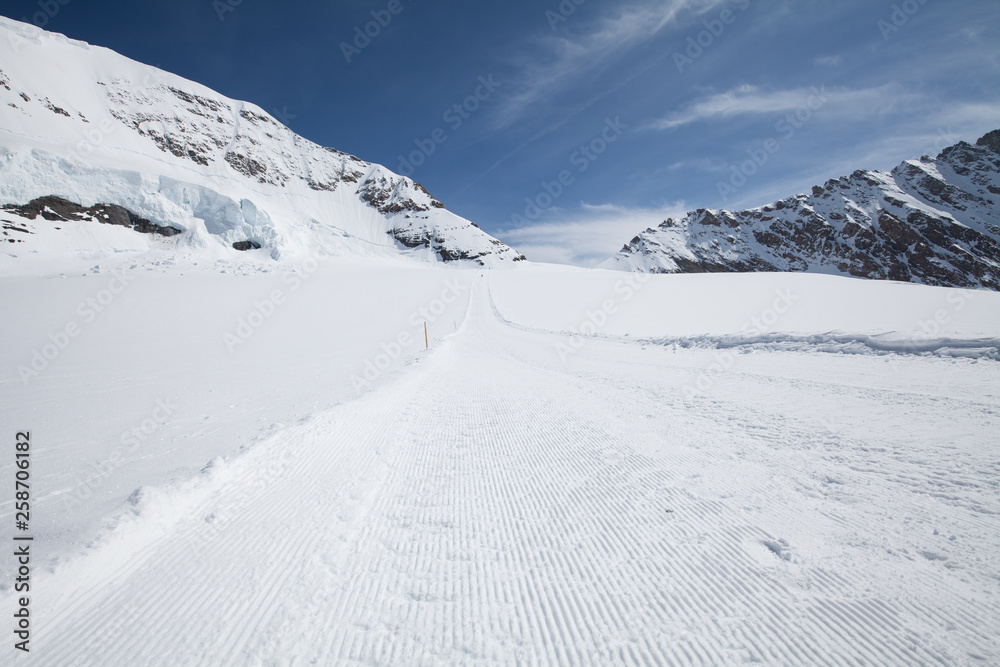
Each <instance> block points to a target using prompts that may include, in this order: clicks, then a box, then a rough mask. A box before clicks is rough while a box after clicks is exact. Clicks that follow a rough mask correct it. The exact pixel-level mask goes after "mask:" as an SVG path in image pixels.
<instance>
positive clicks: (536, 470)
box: [32, 279, 1000, 667]
mask: <svg viewBox="0 0 1000 667" xmlns="http://www.w3.org/2000/svg"><path fill="white" fill-rule="evenodd" d="M557 339H558V336H556V335H555V334H545V333H543V332H536V331H525V330H523V329H519V328H516V327H512V326H510V325H508V324H506V323H504V322H502V321H501V320H500V319H498V317H497V315H496V313H495V310H494V306H493V305H492V304H491V301H490V296H489V288H488V285H487V281H486V280H485V279H479V280H477V281H476V283H475V285H474V287H473V291H472V296H471V300H470V305H469V311H468V314H467V317H466V320H465V322H464V323H463V324H462V325H461V326H460V327H459V330H458V331H457V332H456V333H455V334H454V335H453V336H450V337H449V338H448V339H447V340H445V341H444V342H443V343H442V344H441V345H440V346H439V347H438V348H437V349H435V350H433V351H432V352H431V353H429V354H428V355H426V357H425V358H424V359H423V360H422V361H421V362H420V364H418V365H417V366H416V367H414V368H413V369H411V372H406V373H403V374H400V376H399V377H398V378H396V379H394V380H393V381H391V382H389V383H386V384H384V385H382V386H381V387H378V388H377V389H375V390H373V391H372V392H371V393H368V394H366V395H365V396H363V397H361V398H360V399H358V400H356V401H353V402H350V403H346V404H344V405H342V406H340V407H338V408H335V409H334V410H332V411H329V412H325V413H322V414H319V415H316V416H314V417H312V418H310V419H309V420H307V421H305V422H303V423H300V424H297V425H295V426H291V427H289V428H286V429H284V430H283V431H281V432H279V433H277V434H276V435H274V436H273V437H271V438H270V439H269V440H267V441H264V442H262V443H260V444H258V445H256V446H254V447H253V448H251V449H249V450H248V451H247V452H246V453H244V454H242V455H240V456H237V457H234V458H232V459H230V460H227V461H224V462H223V461H217V462H215V463H213V464H212V465H211V466H210V467H209V468H207V469H206V470H205V472H204V473H203V474H202V475H200V476H199V477H198V478H197V479H194V480H191V481H190V482H188V483H185V484H183V485H179V486H177V487H172V488H168V489H143V490H142V492H140V493H137V494H136V495H135V497H134V501H135V512H134V515H133V514H127V515H126V516H125V517H123V518H122V519H121V521H120V523H119V525H118V526H117V528H116V529H115V530H114V531H113V532H111V533H110V534H108V535H106V536H105V537H104V538H102V540H101V542H100V543H99V544H98V545H96V546H94V547H93V549H92V551H91V552H90V553H89V554H87V555H86V556H84V557H82V558H80V559H78V560H76V561H72V562H69V563H67V564H65V565H63V566H61V567H60V568H59V569H58V570H57V571H56V572H55V573H54V574H49V575H46V576H45V577H43V579H42V580H40V581H39V584H38V585H39V586H40V588H41V590H42V591H43V592H41V593H39V595H40V596H44V601H43V602H41V603H40V607H39V608H40V609H44V610H45V612H44V613H39V614H38V617H37V620H36V623H37V626H36V627H37V631H36V634H35V636H34V645H33V647H32V649H33V652H32V657H33V658H36V659H37V660H38V661H39V662H38V663H37V664H46V665H77V666H80V665H101V666H102V667H109V666H114V665H230V664H231V665H244V664H245V665H284V664H294V665H309V664H316V665H376V664H377V665H437V664H526V665H532V664H594V665H609V664H630V665H631V664H636V665H638V664H685V665H686V664H702V665H721V664H739V663H744V662H763V663H765V664H782V665H805V664H830V665H856V664H938V663H950V664H966V663H970V662H976V661H977V659H978V660H981V661H983V662H982V664H986V663H989V662H994V661H997V660H1000V650H998V645H997V636H998V633H997V628H998V614H997V606H996V604H995V592H996V585H995V580H994V581H993V583H992V586H993V588H992V591H989V592H988V593H989V597H988V598H987V599H986V601H983V599H982V598H977V597H976V596H970V595H968V594H967V591H966V590H965V589H963V588H962V587H961V586H960V585H952V584H950V583H949V581H951V580H948V579H942V578H941V575H940V574H939V572H944V573H949V572H951V571H950V570H944V569H941V570H938V569H935V568H937V567H938V566H940V565H941V564H942V563H944V564H946V565H949V566H952V567H958V568H959V569H962V568H965V569H966V570H970V568H973V562H974V561H975V559H976V557H979V558H980V561H979V562H980V567H981V568H985V571H987V572H989V571H992V570H993V569H994V568H993V566H988V565H984V564H983V563H982V560H981V559H982V558H989V557H990V556H989V554H988V553H987V551H988V549H987V550H983V549H982V547H983V544H984V543H985V546H987V547H988V546H989V545H990V544H994V543H995V542H996V522H995V515H993V514H991V513H989V512H988V511H986V510H985V509H983V508H982V507H979V506H978V505H977V502H978V501H976V498H977V497H983V494H985V495H986V497H987V498H989V499H990V503H993V502H994V501H995V499H996V482H995V479H996V477H995V473H996V467H995V465H996V464H995V461H993V459H989V460H988V461H987V460H986V459H987V458H989V457H985V458H984V457H983V456H977V454H976V453H975V452H966V451H964V450H963V451H962V452H957V453H956V452H954V451H952V452H950V453H949V452H943V453H942V452H935V451H933V450H932V449H930V448H921V447H915V448H914V449H913V450H912V451H902V450H900V449H899V448H897V447H895V446H894V445H893V444H891V443H890V444H886V443H874V444H873V443H871V442H868V441H865V440H864V439H863V438H861V437H860V436H858V435H857V433H855V432H854V431H852V430H851V429H841V430H838V428H837V427H836V426H831V427H830V428H829V429H823V428H821V427H819V425H818V424H811V423H809V422H808V421H807V420H806V419H805V418H802V419H800V420H799V421H797V422H796V421H794V420H791V419H790V418H788V417H783V416H781V415H779V414H777V413H775V412H768V411H767V410H763V409H760V408H759V406H756V407H755V405H756V404H755V402H754V396H747V397H746V398H745V400H744V402H743V404H742V405H741V406H738V407H739V408H740V409H739V410H737V409H735V408H732V406H730V408H726V406H722V405H719V404H716V403H713V402H712V401H711V400H709V399H697V398H696V399H686V398H684V396H683V395H682V394H681V392H679V391H674V385H671V383H670V381H668V379H663V381H662V382H661V383H660V384H657V383H656V381H655V378H656V377H658V376H662V377H663V378H669V377H672V376H671V372H672V371H669V370H668V369H667V368H666V367H662V368H661V367H657V366H656V365H657V364H659V363H662V359H664V358H665V357H662V356H657V357H655V358H652V359H651V360H646V361H642V360H641V359H644V358H645V357H642V358H641V357H639V356H635V355H639V353H640V351H639V348H638V346H637V345H636V344H635V343H628V344H626V343H616V342H609V341H595V342H592V343H588V347H587V348H585V349H583V350H582V351H581V352H579V353H578V355H577V358H575V359H574V360H573V362H572V364H570V365H568V366H567V365H563V364H560V363H558V359H557V358H556V357H554V356H553V355H552V353H551V350H552V348H553V345H554V343H555V341H556V340H557ZM615 346H618V347H622V348H625V347H628V350H629V353H628V354H626V355H624V359H625V360H624V361H620V362H612V361H609V360H610V359H613V358H614V355H611V354H610V353H609V352H608V351H609V350H610V349H611V348H613V347H615ZM656 354H658V355H666V354H667V353H666V352H665V351H663V350H658V351H657V352H656ZM629 355H633V356H629ZM619 356H621V355H619ZM862 362H863V363H881V362H882V360H881V359H877V358H873V359H855V361H852V362H851V363H862ZM845 363H846V362H845ZM909 363H914V364H917V363H945V361H944V360H931V361H930V362H927V361H926V360H921V359H912V360H911V361H910V362H909ZM957 363H962V362H957ZM989 363H992V362H989ZM628 364H632V365H636V366H638V365H643V366H645V367H646V370H647V371H648V373H649V376H648V377H646V378H644V379H642V378H640V379H641V381H639V380H637V379H635V377H634V376H632V375H629V374H627V373H620V372H619V365H628ZM685 372H687V371H685ZM691 372H692V373H693V372H694V371H691ZM650 378H652V380H650ZM756 380H758V381H759V380H760V378H756ZM781 383H784V386H786V387H791V389H789V390H788V391H789V392H791V393H795V392H799V391H805V392H807V393H808V391H810V389H809V388H808V387H806V386H805V384H804V383H799V384H798V385H797V384H796V381H793V380H788V379H783V378H778V377H774V378H770V379H768V380H766V381H765V382H763V384H761V383H760V382H758V386H763V387H765V388H766V387H768V386H772V388H773V385H777V384H781ZM828 389H829V387H828V388H827V389H825V390H824V391H826V390H828ZM817 391H818V390H817ZM832 391H833V392H834V394H836V393H837V392H840V393H841V394H844V393H848V394H852V397H849V400H853V398H857V399H858V400H865V401H875V402H881V404H882V405H883V406H885V407H886V409H887V410H892V409H894V406H895V405H896V404H898V405H900V406H903V405H906V406H908V407H907V408H906V409H909V410H913V411H917V412H919V411H921V410H924V409H925V408H926V406H927V405H930V404H936V403H937V402H938V401H939V400H942V399H940V397H931V396H927V395H923V394H919V393H916V392H915V393H912V394H908V393H906V392H896V393H893V392H890V391H876V390H874V389H871V388H867V389H856V390H855V389H852V388H850V387H847V386H846V385H840V386H839V387H838V388H835V389H833V390H832ZM991 409H995V406H985V405H981V404H976V403H975V402H968V401H966V402H962V401H961V400H960V399H955V400H954V401H953V403H952V404H949V405H944V406H942V405H939V406H938V407H937V408H936V410H938V412H939V413H943V412H950V413H954V414H955V415H956V419H960V420H961V419H976V418H977V415H979V416H981V415H982V413H983V411H986V412H987V413H989V411H990V410H991ZM992 414H994V415H995V413H992ZM993 418H994V419H995V416H994V417H993ZM831 430H832V431H831ZM989 461H993V463H992V464H991V463H989ZM780 466H785V467H784V468H780ZM779 470H785V471H786V472H785V473H779V472H777V471H779ZM941 470H946V471H950V473H949V474H939V471H941ZM788 471H793V472H788ZM696 478H697V480H700V481H697V480H696V481H695V482H692V481H691V480H693V479H696ZM803 480H812V481H813V482H814V483H815V485H816V488H815V489H813V488H809V487H808V484H806V482H804V481H803ZM928 480H930V484H929V486H928V485H927V482H928ZM991 480H992V481H991ZM804 484H805V485H806V487H807V488H806V490H805V491H803V485H804ZM824 485H827V486H829V490H828V491H824V492H823V493H826V494H828V495H827V496H826V498H827V501H826V502H821V501H822V499H821V498H819V497H818V495H817V494H819V493H820V491H819V490H818V489H820V488H821V487H822V488H826V487H824ZM716 487H718V488H716ZM841 487H843V488H847V487H850V488H856V489H858V491H857V493H856V494H854V495H852V496H851V497H850V498H849V499H846V500H845V499H844V498H843V497H839V496H836V494H837V493H846V492H845V491H842V490H841ZM711 488H714V489H715V491H714V492H712V493H709V492H708V491H707V489H711ZM924 488H929V489H930V490H929V491H927V492H924V491H919V490H918V489H924ZM699 489H702V490H706V491H705V493H700V492H699ZM809 491H814V492H815V493H809ZM794 492H802V495H801V496H796V497H803V498H806V502H802V503H795V502H792V501H793V497H792V494H793V493H794ZM977 494H978V495H977ZM887 507H888V508H890V509H885V508H887ZM977 507H978V509H977ZM980 510H982V511H980ZM942 511H947V512H951V513H953V515H954V516H953V518H954V517H957V518H954V520H955V521H958V522H959V523H960V524H961V525H962V526H963V527H964V528H965V529H966V530H967V534H966V535H963V537H962V539H967V540H968V541H971V542H975V540H977V539H978V540H979V542H977V544H979V545H980V551H978V552H976V551H975V550H973V553H972V555H970V557H969V560H970V562H969V563H966V562H965V561H962V560H961V559H956V558H955V557H954V556H952V557H951V560H948V557H947V556H945V555H942V556H940V559H943V560H936V559H935V558H934V557H933V555H934V554H933V553H932V554H931V555H927V554H923V555H921V554H919V553H914V552H913V550H912V549H910V550H909V551H907V554H908V556H909V555H912V556H913V558H905V559H903V562H906V563H912V562H916V563H917V564H918V565H919V567H914V569H913V570H912V572H911V575H912V576H908V577H907V579H906V581H899V580H898V579H899V578H898V577H895V576H894V575H893V571H892V565H891V564H892V562H894V561H893V560H892V558H891V557H890V556H887V555H885V551H886V549H885V544H884V542H883V541H884V538H885V534H884V533H883V532H882V531H883V530H884V526H882V525H880V524H879V521H880V520H882V519H884V521H885V525H892V524H893V521H891V519H892V518H893V517H897V518H898V520H899V521H904V519H905V520H906V521H910V520H913V521H916V522H918V523H920V522H921V520H922V518H927V517H932V516H937V515H938V514H940V513H941V512H942ZM928 520H929V519H928ZM864 522H867V524H866V525H867V527H865V526H863V525H861V524H862V523H864ZM816 525H820V526H821V528H822V529H821V530H817V531H816V532H815V533H812V534H815V535H827V536H834V537H843V536H848V537H849V538H850V539H846V541H845V543H829V544H827V543H824V544H799V543H797V542H796V539H795V536H797V535H800V534H801V535H804V534H809V533H808V531H806V530H805V528H804V527H809V526H812V527H815V526H816ZM777 527H782V528H783V529H784V532H780V530H779V528H777ZM852 531H853V532H852ZM928 532H929V531H928ZM869 533H871V535H870V536H869ZM991 535H992V537H991ZM976 536H978V538H977V537H976ZM896 537H898V536H896ZM831 539H832V537H831ZM851 539H853V540H855V541H854V542H853V543H851ZM894 539H896V538H894ZM900 539H902V538H900ZM942 539H946V537H942ZM817 540H819V538H817ZM984 541H985V542H984ZM895 544H896V542H894V545H895ZM831 550H832V551H834V552H836V553H831ZM904 551H906V550H905V549H904ZM876 552H877V553H876ZM897 552H898V546H897ZM890 553H891V550H890ZM942 553H944V552H942ZM816 554H826V555H825V556H824V557H822V558H818V557H814V556H815V555H816ZM866 554H867V556H866ZM878 554H881V555H878ZM995 555H996V554H995V553H993V554H992V556H993V557H995ZM914 559H915V560H914ZM873 564H874V565H873ZM879 567H882V570H879V569H878V568H879ZM973 569H974V568H973ZM980 574H981V573H978V572H973V580H972V583H970V584H969V586H975V585H977V582H981V581H985V580H989V578H988V577H981V576H980ZM948 576H951V574H948ZM956 576H958V575H956ZM956 580H957V579H956ZM56 610H58V611H56Z"/></svg>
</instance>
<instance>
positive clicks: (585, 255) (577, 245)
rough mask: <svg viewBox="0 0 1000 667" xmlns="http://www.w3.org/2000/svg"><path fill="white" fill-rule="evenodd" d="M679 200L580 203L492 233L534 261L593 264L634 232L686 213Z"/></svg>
mask: <svg viewBox="0 0 1000 667" xmlns="http://www.w3.org/2000/svg"><path fill="white" fill-rule="evenodd" d="M686 212H687V211H686V209H685V208H684V204H683V202H678V203H676V204H673V205H670V206H665V207H662V208H628V207H624V206H617V205H614V204H602V205H596V206H595V205H591V204H581V205H580V208H579V209H578V210H577V211H572V212H571V211H558V212H555V213H554V214H553V215H552V216H551V217H552V218H553V219H550V220H546V221H544V222H539V223H538V224H534V225H531V226H528V227H522V228H520V229H509V230H503V231H500V232H498V233H496V234H495V236H497V237H498V238H500V239H501V240H503V241H504V242H505V243H507V244H509V245H511V246H513V247H514V248H517V250H518V251H519V252H521V253H524V255H526V256H527V257H528V259H530V260H532V261H536V262H551V263H554V264H572V265H575V266H583V267H593V266H596V265H598V264H600V263H601V262H603V261H604V260H606V259H608V258H609V257H611V256H612V255H614V254H615V253H616V252H618V250H620V249H621V247H622V246H623V245H625V244H626V243H628V242H629V241H630V240H631V239H632V238H633V237H634V236H635V235H636V234H638V233H640V232H642V231H643V230H645V229H647V228H648V227H656V226H657V225H659V224H660V223H661V222H663V221H664V220H666V219H667V218H670V217H673V218H677V217H681V216H683V215H684V214H685V213H686Z"/></svg>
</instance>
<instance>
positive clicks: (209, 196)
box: [0, 18, 523, 266]
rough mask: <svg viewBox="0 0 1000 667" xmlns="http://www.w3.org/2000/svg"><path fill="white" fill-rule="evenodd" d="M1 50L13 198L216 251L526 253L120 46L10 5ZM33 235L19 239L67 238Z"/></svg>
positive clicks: (1, 103) (5, 160)
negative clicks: (88, 38)
mask: <svg viewBox="0 0 1000 667" xmlns="http://www.w3.org/2000/svg"><path fill="white" fill-rule="evenodd" d="M0 63H2V66H0V204H2V205H17V206H23V205H25V204H27V203H28V202H30V201H32V200H34V199H37V198H39V197H50V196H57V197H62V198H64V199H66V200H69V201H70V202H72V203H74V204H78V205H81V206H83V207H85V208H86V207H89V206H93V205H95V204H107V205H116V206H121V207H124V208H125V209H127V210H128V211H129V212H130V213H131V214H133V215H135V216H137V217H142V218H146V219H149V220H151V221H152V222H154V223H156V224H159V225H161V226H172V227H175V228H179V229H181V230H183V234H181V235H180V237H179V238H178V239H176V240H175V241H174V243H175V244H176V247H183V248H188V249H190V248H196V249H197V248H200V249H202V252H203V254H207V255H209V256H212V257H217V256H220V255H221V256H226V255H228V256H231V257H235V256H237V255H236V254H235V251H234V250H233V248H232V245H233V244H234V243H241V244H246V243H247V242H253V243H256V244H259V245H260V246H261V250H260V251H259V253H261V258H262V259H266V258H267V257H268V256H269V257H270V259H272V260H285V259H292V260H294V259H295V258H301V257H303V256H307V255H309V254H310V253H315V252H317V251H319V250H322V251H326V252H328V253H332V254H345V253H347V254H376V255H384V256H399V255H400V254H403V255H406V256H412V257H415V258H418V259H421V260H424V261H430V262H440V261H446V262H447V261H457V260H469V261H472V262H474V263H475V264H476V265H477V266H479V265H490V266H502V265H509V264H511V263H512V262H514V261H520V260H522V259H523V257H522V256H521V255H519V254H518V253H516V252H515V251H514V250H512V249H511V248H509V247H507V246H506V245H504V244H503V243H502V242H500V241H498V240H497V239H495V238H493V237H491V236H489V235H488V234H486V233H485V232H483V231H481V230H480V229H479V228H478V227H477V226H475V225H473V224H472V223H471V222H469V221H468V220H465V219H464V218H461V217H459V216H457V215H455V214H453V213H451V212H449V211H448V210H446V209H445V208H444V205H443V204H441V202H439V201H437V200H436V199H434V197H432V196H431V195H430V194H429V193H428V192H427V190H426V189H424V188H423V186H421V185H420V184H419V183H416V182H414V181H413V180H411V179H409V178H406V177H403V176H400V175H398V174H395V173H393V172H391V171H389V170H388V169H386V168H385V167H382V166H380V165H377V164H372V163H369V162H365V161H363V160H361V159H359V158H357V157H355V156H353V155H348V154H346V153H343V152H341V151H338V150H336V149H333V148H326V147H323V146H319V145H317V144H315V143H313V142H311V141H309V140H307V139H304V138H303V137H300V136H298V135H296V134H295V133H294V132H293V131H292V130H290V129H289V128H288V127H286V126H284V125H282V124H281V123H280V122H278V121H277V120H275V119H274V118H273V117H272V116H271V115H270V114H268V113H267V112H266V111H264V110H263V109H261V108H259V107H257V106H256V105H254V104H251V103H249V102H241V101H236V100H231V99H229V98H226V97H224V96H222V95H220V94H219V93H217V92H215V91H213V90H210V89H208V88H206V87H205V86H202V85H199V84H197V83H194V82H191V81H187V80H185V79H182V78H180V77H177V76H174V75H172V74H169V73H167V72H163V71H161V70H158V69H156V68H153V67H149V66H146V65H142V64H140V63H136V62H134V61H132V60H129V59H127V58H125V57H123V56H121V55H119V54H117V53H114V52H113V51H110V50H108V49H103V48H98V47H91V46H89V45H87V44H84V43H82V42H74V41H70V40H67V39H66V38H65V37H63V36H61V35H56V34H53V33H48V32H45V31H43V30H38V29H35V28H33V27H32V26H28V25H25V24H21V23H18V22H16V21H11V20H9V19H4V18H0ZM7 221H8V222H18V221H16V220H7ZM31 241H32V242H33V244H30V243H29V244H28V245H32V247H30V248H23V247H20V246H19V247H18V248H17V250H18V251H22V250H24V251H26V252H36V253H42V254H45V253H49V252H52V250H51V248H48V247H45V246H44V245H40V242H39V241H38V239H37V238H36V239H32V240H31ZM124 245H129V244H128V243H127V242H126V243H125V244H124ZM5 249H6V250H8V251H10V252H8V253H7V255H6V256H4V255H0V260H7V258H8V257H10V256H11V253H12V252H13V246H11V247H8V248H5ZM79 250H80V251H81V252H88V253H91V254H93V253H95V252H97V253H100V252H108V253H110V252H113V251H114V250H115V248H109V247H81V248H79ZM255 252H256V251H255ZM19 254H20V255H22V256H23V255H24V254H25V253H24V252H21V253H19ZM16 255H17V253H15V256H16Z"/></svg>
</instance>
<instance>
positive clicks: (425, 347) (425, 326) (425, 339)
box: [424, 322, 431, 350]
mask: <svg viewBox="0 0 1000 667" xmlns="http://www.w3.org/2000/svg"><path fill="white" fill-rule="evenodd" d="M430 348H431V343H430V341H429V340H428V339H427V322H424V349H427V350H429V349H430Z"/></svg>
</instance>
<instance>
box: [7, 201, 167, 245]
mask: <svg viewBox="0 0 1000 667" xmlns="http://www.w3.org/2000/svg"><path fill="white" fill-rule="evenodd" d="M3 210H5V211H9V212H11V213H13V214H15V215H18V216H20V217H22V218H27V219H28V220H34V219H35V218H37V217H38V216H39V215H40V216H42V218H44V219H45V220H50V221H53V222H56V221H67V222H70V221H74V220H75V221H81V220H93V221H95V222H100V223H103V224H106V225H119V226H121V227H131V228H132V229H134V230H135V231H137V232H141V233H143V234H157V235H159V236H176V235H177V234H180V233H181V231H182V230H180V229H177V228H176V227H171V226H169V225H157V224H155V223H153V222H150V221H149V220H147V219H146V218H141V217H139V216H138V215H136V214H134V213H132V211H129V210H128V209H126V208H123V207H121V206H118V205H116V204H95V205H93V206H88V207H84V206H81V205H80V204H74V203H73V202H71V201H68V200H66V199H63V198H62V197H56V196H48V197H39V198H37V199H33V200H31V201H30V202H28V203H27V204H25V205H24V206H16V205H11V204H8V205H6V206H4V207H3ZM5 229H6V227H5Z"/></svg>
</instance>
